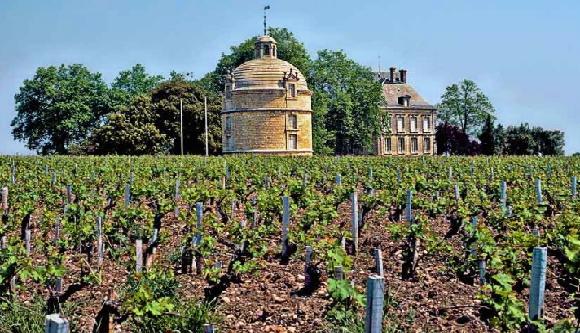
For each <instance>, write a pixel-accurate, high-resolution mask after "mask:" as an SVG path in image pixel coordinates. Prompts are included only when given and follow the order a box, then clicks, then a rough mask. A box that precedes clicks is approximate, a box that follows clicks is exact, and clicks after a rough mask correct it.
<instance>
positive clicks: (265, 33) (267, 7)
mask: <svg viewBox="0 0 580 333" xmlns="http://www.w3.org/2000/svg"><path fill="white" fill-rule="evenodd" d="M268 9H270V5H267V6H266V7H264V36H266V35H267V34H268V33H267V31H266V10H268Z"/></svg>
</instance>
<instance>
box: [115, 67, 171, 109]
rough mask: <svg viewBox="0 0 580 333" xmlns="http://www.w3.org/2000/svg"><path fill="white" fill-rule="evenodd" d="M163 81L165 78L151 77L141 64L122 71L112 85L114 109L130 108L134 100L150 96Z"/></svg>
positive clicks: (159, 76)
mask: <svg viewBox="0 0 580 333" xmlns="http://www.w3.org/2000/svg"><path fill="white" fill-rule="evenodd" d="M161 81H163V76H161V75H149V74H148V73H147V72H146V70H145V67H144V66H143V65H141V64H137V65H135V66H133V67H131V69H129V70H125V71H121V72H120V73H119V75H118V76H117V77H116V78H115V80H114V81H113V83H112V84H111V100H112V103H113V107H127V106H129V105H130V104H131V101H132V99H133V98H135V97H137V96H142V95H147V94H149V93H150V92H151V90H152V89H153V88H155V87H156V86H157V85H158V84H159V83H161Z"/></svg>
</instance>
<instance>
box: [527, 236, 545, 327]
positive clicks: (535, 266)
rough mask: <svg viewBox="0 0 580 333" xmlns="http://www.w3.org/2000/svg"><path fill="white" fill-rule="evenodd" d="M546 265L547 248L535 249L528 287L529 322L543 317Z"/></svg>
mask: <svg viewBox="0 0 580 333" xmlns="http://www.w3.org/2000/svg"><path fill="white" fill-rule="evenodd" d="M547 264H548V251H547V248H545V247H535V248H534V252H533V255H532V282H531V285H530V304H529V313H528V315H529V317H530V319H531V320H538V319H541V318H542V316H543V307H544V290H545V288H546V268H547Z"/></svg>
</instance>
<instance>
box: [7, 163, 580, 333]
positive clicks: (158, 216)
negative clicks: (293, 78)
mask: <svg viewBox="0 0 580 333" xmlns="http://www.w3.org/2000/svg"><path fill="white" fill-rule="evenodd" d="M576 176H580V158H571V157H558V158H549V157H543V158H538V157H506V158H499V157H489V158H485V157H481V158H459V157H450V158H439V157H431V158H375V157H340V158H338V157H313V158H290V157H262V158H256V157H225V158H224V157H210V158H202V157H133V158H129V157H78V158H73V157H0V186H1V187H2V196H1V197H2V207H1V208H2V210H3V215H2V222H1V223H0V237H1V242H0V332H41V331H44V329H45V315H47V314H53V313H58V314H60V317H62V318H66V319H67V320H68V325H69V326H70V331H71V332H204V331H205V332H209V331H212V327H215V331H218V332H236V331H237V332H364V331H365V318H366V317H367V316H368V313H367V312H368V311H369V308H371V306H370V305H369V304H370V302H369V295H371V293H369V292H368V290H367V289H368V288H369V286H371V285H372V283H371V282H370V281H371V279H369V277H370V276H372V277H373V278H376V277H379V280H380V281H381V283H380V290H382V291H383V292H381V293H380V295H379V296H380V299H381V306H382V311H381V313H380V316H379V317H378V318H379V319H381V317H382V331H383V332H418V331H424V332H427V331H429V332H440V331H447V332H513V331H526V332H543V331H554V332H575V331H576V330H577V328H578V323H579V321H580V310H579V306H580V290H579V278H580V196H579V195H578V194H577V189H576V184H577V179H576ZM536 256H537V258H536ZM538 258H539V259H538ZM542 258H543V259H545V261H544V265H546V266H544V267H545V269H543V270H542V269H541V266H538V267H540V268H538V270H537V271H536V273H537V274H532V271H534V269H535V268H536V266H535V260H536V259H538V260H540V261H541V259H542ZM540 265H541V262H540ZM533 266H534V267H533ZM381 277H382V278H381ZM538 281H539V282H538ZM373 297H374V296H373ZM372 304H373V306H374V304H375V302H374V301H373V302H372ZM367 305H368V306H367ZM366 321H368V318H366ZM373 332H374V331H373Z"/></svg>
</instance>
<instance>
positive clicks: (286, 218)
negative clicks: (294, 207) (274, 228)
mask: <svg viewBox="0 0 580 333" xmlns="http://www.w3.org/2000/svg"><path fill="white" fill-rule="evenodd" d="M289 224H290V201H289V198H288V197H287V196H283V197H282V257H285V256H286V255H287V253H288V225H289Z"/></svg>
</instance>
